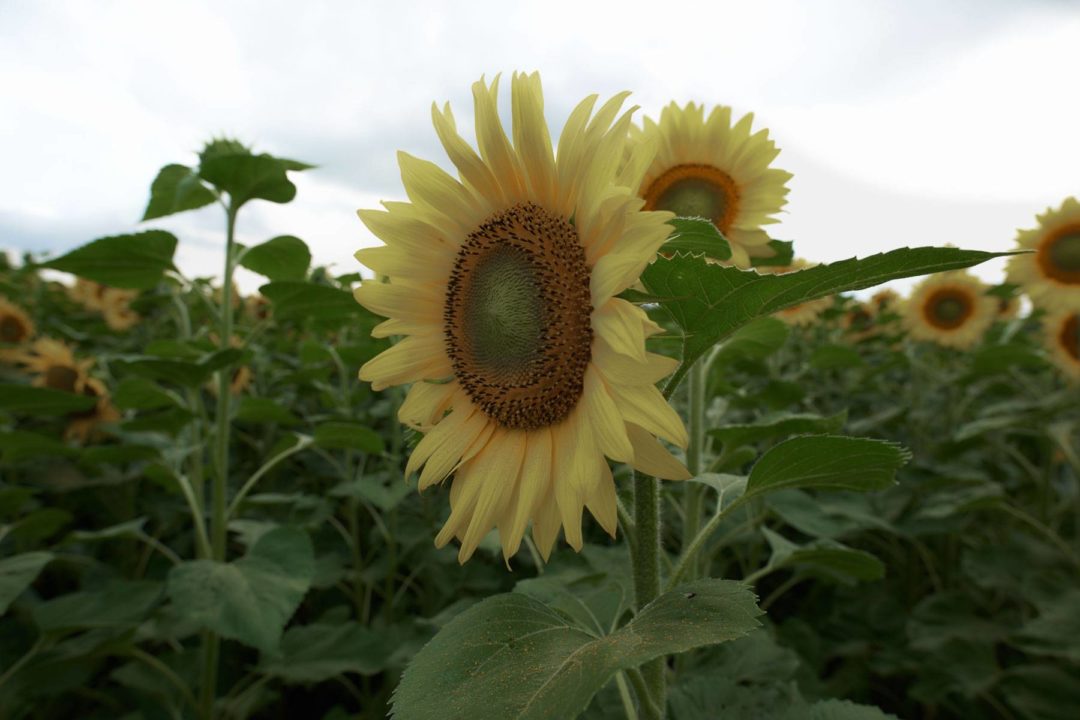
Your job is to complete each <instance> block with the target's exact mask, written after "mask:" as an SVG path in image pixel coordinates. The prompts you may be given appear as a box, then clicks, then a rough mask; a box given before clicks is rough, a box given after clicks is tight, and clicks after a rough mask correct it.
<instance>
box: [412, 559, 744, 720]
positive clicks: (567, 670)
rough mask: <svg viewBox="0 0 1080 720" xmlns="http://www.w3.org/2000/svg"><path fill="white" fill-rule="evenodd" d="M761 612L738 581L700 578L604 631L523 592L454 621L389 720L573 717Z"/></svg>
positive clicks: (415, 670)
mask: <svg viewBox="0 0 1080 720" xmlns="http://www.w3.org/2000/svg"><path fill="white" fill-rule="evenodd" d="M759 614H760V610H758V608H757V605H756V604H755V602H754V596H753V595H752V594H751V592H750V590H749V589H748V588H747V587H746V586H745V585H743V584H741V583H735V582H731V581H725V580H703V581H699V582H695V583H690V584H687V585H683V586H681V587H679V588H678V589H676V590H674V591H672V592H668V593H664V594H663V595H661V596H660V597H658V598H657V599H656V600H654V601H653V602H651V603H649V604H648V605H647V606H645V607H644V608H643V609H642V610H641V612H640V613H639V614H638V615H637V617H635V618H634V619H633V620H631V621H630V622H629V623H628V624H627V625H625V626H624V627H622V628H620V629H619V630H617V631H615V632H614V633H612V634H610V635H606V636H602V637H598V636H597V635H595V634H593V633H590V632H588V631H586V630H584V629H582V628H581V627H579V626H578V625H577V624H575V623H574V622H572V621H571V620H570V619H569V618H568V617H567V616H566V615H563V614H561V613H559V612H556V611H555V610H552V609H551V608H549V607H547V606H546V605H544V604H543V603H540V602H538V601H537V600H534V599H532V598H530V597H527V596H525V595H523V594H521V593H510V594H505V595H496V596H494V597H491V598H488V599H487V600H484V601H483V602H480V603H478V604H476V605H474V606H473V607H471V608H469V609H468V610H466V611H465V612H463V613H461V614H460V615H458V616H457V617H456V618H454V619H453V620H451V621H450V622H449V623H448V624H447V625H446V626H445V627H444V628H443V629H442V631H441V632H440V633H439V634H438V635H436V636H435V638H434V639H433V640H432V641H431V642H430V643H428V644H427V645H426V646H425V647H424V649H423V650H421V651H420V652H419V653H418V654H417V656H416V657H415V659H414V660H413V662H412V664H411V665H409V667H408V669H406V671H405V674H404V676H403V677H402V680H401V683H400V684H399V685H398V688H397V690H396V691H395V693H394V704H393V711H392V712H393V716H394V717H396V718H402V719H404V718H408V720H427V719H428V718H433V719H434V718H438V719H439V720H443V719H444V718H467V717H485V718H487V717H490V718H500V720H512V719H516V720H524V719H526V718H531V719H533V720H539V719H540V718H560V719H563V718H565V719H566V720H569V719H570V718H574V717H576V716H577V715H578V714H579V713H580V712H581V711H582V710H584V708H585V706H586V705H587V704H588V702H589V700H590V698H592V696H593V695H594V694H595V693H596V692H597V691H598V690H599V689H600V688H601V687H603V686H604V684H605V683H606V682H607V681H608V680H609V679H610V678H611V676H612V675H613V674H614V673H615V672H616V671H618V670H623V669H627V668H632V667H637V666H639V665H641V664H642V663H645V662H647V661H649V660H652V659H653V658H656V657H660V656H663V655H669V654H674V653H680V652H685V651H687V650H691V649H693V648H696V647H702V646H706V645H715V644H718V643H722V642H726V641H728V640H733V639H734V638H737V637H740V636H742V635H745V634H746V633H747V632H749V631H750V630H752V629H753V628H755V627H757V626H758V621H757V620H756V617H757V615H759Z"/></svg>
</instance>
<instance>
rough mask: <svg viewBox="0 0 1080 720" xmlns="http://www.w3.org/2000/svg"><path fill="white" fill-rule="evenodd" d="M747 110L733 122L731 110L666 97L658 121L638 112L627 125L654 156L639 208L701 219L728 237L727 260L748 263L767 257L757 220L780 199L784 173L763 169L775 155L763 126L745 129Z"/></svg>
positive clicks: (771, 218)
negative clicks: (638, 122)
mask: <svg viewBox="0 0 1080 720" xmlns="http://www.w3.org/2000/svg"><path fill="white" fill-rule="evenodd" d="M753 118H754V116H753V114H752V113H751V114H749V115H744V116H743V117H742V119H741V120H739V121H738V122H736V123H735V124H734V125H732V122H731V108H729V107H724V106H718V107H715V108H713V110H712V111H711V112H710V113H709V116H708V118H706V117H705V108H704V106H702V105H697V104H695V103H687V105H686V107H684V108H680V107H679V106H678V105H676V104H675V103H671V104H670V105H668V106H667V107H666V108H664V109H663V111H662V112H661V113H660V122H659V123H656V122H653V121H652V120H651V119H649V118H645V120H644V127H643V128H642V129H638V128H633V129H632V131H631V132H632V136H633V138H634V142H635V144H644V145H650V144H651V145H652V146H653V147H654V148H655V150H656V157H655V158H654V159H653V161H652V164H651V165H649V167H648V169H647V171H646V172H645V175H644V177H643V178H642V180H641V183H640V185H639V186H638V187H639V192H640V194H641V196H642V197H643V198H645V209H646V210H670V211H672V212H674V213H675V214H676V215H683V216H696V217H704V218H707V219H709V220H711V221H712V222H713V224H714V225H716V227H717V228H718V229H719V230H720V232H721V233H723V235H724V237H726V238H727V240H728V243H729V244H730V245H731V261H732V262H733V263H734V264H735V265H737V266H739V267H741V268H747V267H750V257H751V256H754V257H769V256H771V255H772V251H771V250H770V249H769V248H768V242H769V236H768V235H767V234H766V233H765V231H764V230H762V229H761V227H762V226H763V225H768V224H770V223H775V222H778V220H777V218H776V217H775V215H776V214H777V213H779V212H780V209H781V208H782V207H783V206H784V205H785V204H786V203H787V199H786V196H787V193H788V188H787V185H786V183H787V181H788V180H790V179H791V173H789V172H786V171H784V170H779V169H777V168H772V167H769V165H770V163H772V161H773V160H774V159H775V158H776V156H777V155H779V154H780V150H779V149H778V148H777V147H776V144H775V143H774V142H773V141H772V140H770V139H769V131H768V130H759V131H758V132H756V133H753V134H751V132H750V125H751V123H752V122H753Z"/></svg>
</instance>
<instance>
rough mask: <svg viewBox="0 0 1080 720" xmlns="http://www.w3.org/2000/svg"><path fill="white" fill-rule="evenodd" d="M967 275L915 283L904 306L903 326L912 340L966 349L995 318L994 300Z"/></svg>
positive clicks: (934, 277)
mask: <svg viewBox="0 0 1080 720" xmlns="http://www.w3.org/2000/svg"><path fill="white" fill-rule="evenodd" d="M986 289H987V288H986V285H984V284H983V283H982V282H981V281H980V280H979V279H978V278H976V277H975V276H974V275H971V274H969V273H966V272H963V271H960V270H954V271H951V272H943V273H938V274H937V275H931V276H930V277H928V278H926V279H925V280H923V281H922V282H921V283H919V284H918V285H917V286H916V287H915V289H914V290H913V291H912V294H911V297H910V298H908V301H907V303H906V304H905V306H904V318H903V319H904V325H905V326H906V327H907V329H908V332H909V333H910V334H911V337H913V338H915V339H916V340H929V341H931V342H935V343H937V344H939V345H944V346H946V347H952V348H958V349H965V348H969V347H971V346H972V345H974V344H975V343H977V342H978V341H979V339H980V338H982V336H983V333H984V332H986V329H987V328H988V327H990V325H991V323H993V322H994V318H995V317H996V316H997V307H998V306H997V300H996V299H995V298H993V297H991V296H989V295H987V294H986Z"/></svg>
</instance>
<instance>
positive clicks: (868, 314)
mask: <svg viewBox="0 0 1080 720" xmlns="http://www.w3.org/2000/svg"><path fill="white" fill-rule="evenodd" d="M840 326H841V327H842V328H843V329H844V332H845V333H846V334H847V336H848V337H849V338H850V339H851V340H852V341H853V342H860V341H862V340H865V339H866V338H869V337H872V336H873V335H875V334H876V333H877V312H876V310H875V308H874V305H873V304H872V303H862V302H857V301H856V302H853V303H851V304H850V305H849V306H848V307H846V308H845V309H844V314H843V316H841V318H840Z"/></svg>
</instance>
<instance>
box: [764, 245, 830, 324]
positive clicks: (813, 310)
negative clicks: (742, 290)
mask: <svg viewBox="0 0 1080 720" xmlns="http://www.w3.org/2000/svg"><path fill="white" fill-rule="evenodd" d="M813 266H814V265H813V263H811V262H809V261H807V260H804V259H802V258H795V259H794V260H792V261H791V264H790V265H766V266H762V267H759V268H757V271H758V272H759V273H761V274H762V275H783V274H784V273H789V272H797V271H799V270H806V269H807V268H811V267H813ZM832 304H833V299H832V297H822V298H817V299H816V300H807V301H806V302H802V303H799V304H798V305H792V306H791V307H788V308H784V309H783V310H781V311H779V312H777V313H774V314H773V317H775V318H779V319H780V320H783V321H784V322H785V323H787V324H788V325H794V326H796V327H806V326H808V325H813V324H814V323H815V322H817V319H818V317H819V316H820V315H821V313H823V312H825V310H826V309H828V308H829V307H831V306H832Z"/></svg>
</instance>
